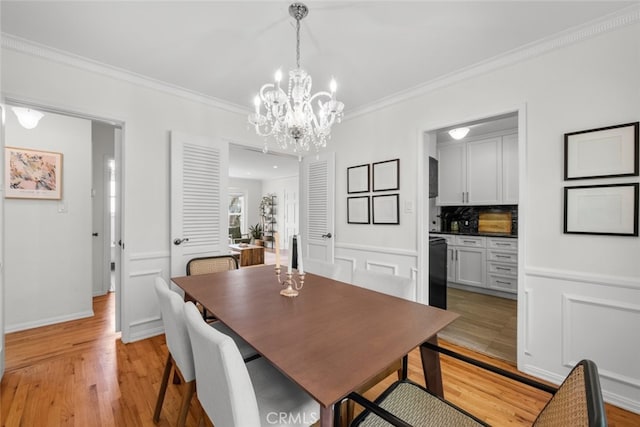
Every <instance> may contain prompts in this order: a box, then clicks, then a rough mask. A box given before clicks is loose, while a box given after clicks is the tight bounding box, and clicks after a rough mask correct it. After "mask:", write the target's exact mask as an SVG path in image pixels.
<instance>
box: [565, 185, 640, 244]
mask: <svg viewBox="0 0 640 427" xmlns="http://www.w3.org/2000/svg"><path fill="white" fill-rule="evenodd" d="M639 187H640V184H638V183H637V182H634V183H625V184H608V185H583V186H576V187H564V230H563V231H564V233H565V234H597V235H605V236H632V237H637V236H638V199H639V193H640V191H639ZM616 219H617V220H618V224H616V223H615V220H616Z"/></svg>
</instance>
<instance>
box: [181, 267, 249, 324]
mask: <svg viewBox="0 0 640 427" xmlns="http://www.w3.org/2000/svg"><path fill="white" fill-rule="evenodd" d="M237 269H238V260H237V259H236V257H234V256H233V255H215V256H206V257H199V258H193V259H191V260H189V262H187V276H195V275H198V274H208V273H217V272H219V271H227V270H237ZM184 300H185V301H193V303H194V304H196V306H197V307H198V309H199V310H200V312H201V313H202V318H203V319H205V320H207V321H214V320H216V318H215V317H214V316H211V315H209V314H207V309H206V308H204V307H203V306H202V305H201V304H200V303H199V302H198V301H196V300H194V299H193V298H192V297H191V295H185V298H184Z"/></svg>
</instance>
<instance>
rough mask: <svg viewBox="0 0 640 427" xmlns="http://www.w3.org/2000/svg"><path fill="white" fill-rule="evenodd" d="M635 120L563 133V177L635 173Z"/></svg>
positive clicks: (584, 177) (586, 177) (636, 150)
mask: <svg viewBox="0 0 640 427" xmlns="http://www.w3.org/2000/svg"><path fill="white" fill-rule="evenodd" d="M639 127H640V126H639V122H634V123H627V124H622V125H615V126H608V127H603V128H598V129H589V130H583V131H579V132H571V133H565V134H564V179H565V181H566V180H573V179H590V178H613V177H623V176H638V161H639V160H638V144H639V143H638V141H639V138H638V134H639V132H638V130H639Z"/></svg>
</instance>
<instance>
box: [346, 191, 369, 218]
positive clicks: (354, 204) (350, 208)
mask: <svg viewBox="0 0 640 427" xmlns="http://www.w3.org/2000/svg"><path fill="white" fill-rule="evenodd" d="M370 222H371V215H370V213H369V196H358V197H347V223H348V224H369V223H370Z"/></svg>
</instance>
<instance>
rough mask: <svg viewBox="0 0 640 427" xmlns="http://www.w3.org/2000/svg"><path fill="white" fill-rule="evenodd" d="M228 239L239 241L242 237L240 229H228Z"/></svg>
mask: <svg viewBox="0 0 640 427" xmlns="http://www.w3.org/2000/svg"><path fill="white" fill-rule="evenodd" d="M229 237H231V238H232V239H239V238H241V237H242V232H241V231H240V227H229Z"/></svg>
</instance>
